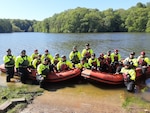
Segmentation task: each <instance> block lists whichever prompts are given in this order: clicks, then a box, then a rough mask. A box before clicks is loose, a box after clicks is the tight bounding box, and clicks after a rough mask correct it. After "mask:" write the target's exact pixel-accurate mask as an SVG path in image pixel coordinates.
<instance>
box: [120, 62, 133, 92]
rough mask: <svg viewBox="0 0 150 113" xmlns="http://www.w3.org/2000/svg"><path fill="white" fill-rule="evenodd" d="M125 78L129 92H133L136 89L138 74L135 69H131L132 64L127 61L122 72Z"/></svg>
mask: <svg viewBox="0 0 150 113" xmlns="http://www.w3.org/2000/svg"><path fill="white" fill-rule="evenodd" d="M120 73H122V74H123V77H124V84H125V86H126V87H127V91H130V92H133V91H134V87H135V78H136V72H135V69H132V68H130V62H128V61H125V62H124V67H123V68H122V69H121V72H120Z"/></svg>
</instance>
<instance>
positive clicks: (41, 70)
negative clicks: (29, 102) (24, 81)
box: [36, 58, 50, 88]
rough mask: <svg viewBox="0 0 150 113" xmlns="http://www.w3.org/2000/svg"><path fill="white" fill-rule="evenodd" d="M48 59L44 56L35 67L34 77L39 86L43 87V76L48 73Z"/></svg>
mask: <svg viewBox="0 0 150 113" xmlns="http://www.w3.org/2000/svg"><path fill="white" fill-rule="evenodd" d="M49 62H50V61H49V59H48V58H45V59H44V61H43V63H41V64H39V65H38V67H37V75H36V79H37V81H38V82H39V84H40V88H43V87H44V83H45V78H46V76H48V73H49V70H50V69H49Z"/></svg>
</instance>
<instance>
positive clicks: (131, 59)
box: [123, 52, 138, 68]
mask: <svg viewBox="0 0 150 113" xmlns="http://www.w3.org/2000/svg"><path fill="white" fill-rule="evenodd" d="M134 55H135V52H131V53H130V55H129V57H127V58H126V59H125V60H124V61H123V62H125V61H128V62H129V63H130V68H136V67H138V61H137V58H135V57H134Z"/></svg>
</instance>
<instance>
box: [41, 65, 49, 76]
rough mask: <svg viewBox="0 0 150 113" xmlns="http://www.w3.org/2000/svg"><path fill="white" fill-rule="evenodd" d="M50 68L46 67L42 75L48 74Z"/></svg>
mask: <svg viewBox="0 0 150 113" xmlns="http://www.w3.org/2000/svg"><path fill="white" fill-rule="evenodd" d="M48 73H49V69H48V68H46V67H45V69H44V70H43V71H42V75H46V76H47V75H48Z"/></svg>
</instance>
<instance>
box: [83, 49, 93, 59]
mask: <svg viewBox="0 0 150 113" xmlns="http://www.w3.org/2000/svg"><path fill="white" fill-rule="evenodd" d="M84 57H86V58H90V57H91V53H90V49H89V50H86V53H85V55H84Z"/></svg>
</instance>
